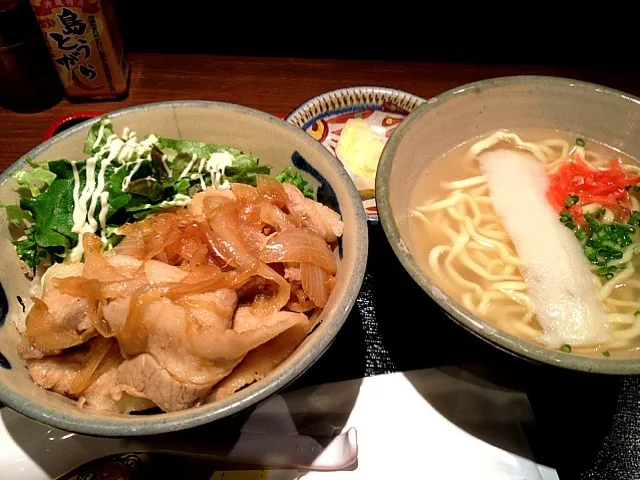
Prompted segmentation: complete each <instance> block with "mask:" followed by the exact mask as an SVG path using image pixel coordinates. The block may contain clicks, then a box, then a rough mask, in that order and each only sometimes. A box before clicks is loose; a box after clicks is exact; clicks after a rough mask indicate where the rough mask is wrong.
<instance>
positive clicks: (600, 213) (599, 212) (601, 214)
mask: <svg viewBox="0 0 640 480" xmlns="http://www.w3.org/2000/svg"><path fill="white" fill-rule="evenodd" d="M605 213H607V211H606V210H605V209H604V208H600V209H598V210H597V211H596V215H595V216H596V218H597V219H598V220H600V219H601V218H602V217H604V214H605Z"/></svg>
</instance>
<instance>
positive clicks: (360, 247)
mask: <svg viewBox="0 0 640 480" xmlns="http://www.w3.org/2000/svg"><path fill="white" fill-rule="evenodd" d="M185 107H196V108H214V109H219V110H226V111H229V112H232V113H240V114H243V115H248V116H253V117H258V118H260V119H262V120H264V121H266V122H269V123H272V124H276V126H277V127H278V128H281V129H284V130H285V131H288V132H289V133H290V134H292V135H295V136H296V137H298V138H299V139H300V141H301V142H304V143H305V144H306V145H308V147H309V148H310V149H312V150H315V152H316V153H317V154H318V155H319V156H321V157H324V158H325V160H326V161H327V162H328V164H329V165H330V166H331V168H333V169H334V170H335V171H336V172H337V174H338V177H339V178H340V179H341V180H342V181H343V182H344V184H345V187H346V192H347V198H348V201H349V202H350V203H351V204H352V207H353V211H354V212H355V218H354V219H353V221H354V227H355V236H356V238H357V239H358V241H357V242H356V250H355V258H354V261H353V264H354V270H353V272H352V273H351V275H350V278H349V281H348V282H347V286H346V293H345V295H344V297H343V298H342V299H341V300H340V301H339V303H338V305H337V306H336V308H335V320H334V322H333V323H332V324H331V328H330V329H328V330H327V331H326V332H325V335H324V336H317V337H316V343H315V344H314V345H313V346H312V348H310V349H309V352H308V354H307V355H305V356H303V357H301V358H300V359H299V361H298V362H296V363H294V364H292V365H291V366H290V367H289V368H288V369H287V370H284V371H282V372H280V374H279V375H278V376H275V377H273V379H272V380H271V381H270V382H269V383H261V382H256V383H254V384H252V385H250V386H248V387H246V388H244V389H243V390H241V391H240V392H237V394H236V395H231V396H229V397H227V398H226V399H224V400H221V401H220V402H216V403H211V404H206V405H203V406H200V407H193V408H190V409H186V410H181V411H178V412H171V413H161V414H154V415H149V416H144V415H130V416H128V417H125V416H113V417H107V416H104V417H102V416H100V415H99V414H98V415H96V414H95V412H93V411H92V412H89V413H88V414H86V416H82V417H77V416H72V415H69V414H67V413H65V412H60V411H58V410H56V409H53V408H51V407H49V406H47V405H46V404H45V405H43V404H41V403H40V402H36V401H33V400H32V399H31V398H30V397H29V396H27V395H25V394H23V393H20V392H18V391H16V390H13V389H9V388H8V387H7V386H6V384H4V383H3V382H0V402H2V403H4V404H5V405H6V406H8V407H10V408H11V409H13V410H15V411H16V412H18V413H21V414H23V415H25V416H27V417H29V418H31V419H32V420H35V421H37V422H40V423H43V424H46V425H50V426H53V427H56V428H59V429H62V430H66V431H71V432H75V433H81V434H87V435H93V436H103V437H114V436H118V437H125V436H139V435H155V434H161V433H168V432H175V431H178V430H185V429H188V428H192V427H197V426H200V425H204V424H207V423H210V422H213V421H215V420H220V419H222V418H225V417H228V416H231V415H233V414H236V413H238V412H240V411H243V410H245V409H247V408H250V407H252V406H255V405H257V404H258V403H259V402H261V401H264V400H266V399H268V398H269V397H271V396H272V395H273V394H276V393H277V392H279V391H280V390H282V389H283V388H284V387H286V386H287V385H289V384H290V383H292V382H293V381H295V380H296V379H297V378H298V377H299V376H300V375H302V374H303V373H304V372H305V371H306V370H307V369H309V368H310V367H311V366H312V365H313V364H314V363H315V362H316V361H317V360H318V359H319V358H320V357H321V356H322V355H323V354H324V352H325V351H326V350H327V349H328V348H329V346H330V345H331V343H332V342H333V340H334V339H335V337H336V335H337V334H338V332H339V330H340V329H341V328H342V326H343V324H344V323H345V321H346V319H347V316H348V315H349V313H350V311H351V310H352V308H353V306H354V304H355V301H356V298H357V296H358V293H359V291H360V287H361V285H362V282H363V279H364V274H365V269H366V264H367V257H368V243H369V236H368V230H367V222H366V218H365V213H364V209H363V207H362V202H361V200H360V197H359V195H358V193H357V191H356V188H355V185H354V184H353V182H352V180H351V178H350V177H349V175H348V174H347V172H346V170H345V169H344V167H343V166H342V164H341V163H340V162H339V161H338V160H337V159H336V158H334V157H333V155H331V153H330V152H328V151H327V150H326V148H324V147H323V146H322V145H321V144H320V143H318V142H317V141H316V140H314V139H313V138H312V137H311V136H309V135H308V134H307V133H306V132H304V131H303V130H301V129H299V128H297V127H295V126H294V125H292V124H290V123H287V122H285V121H284V120H282V119H280V118H278V117H276V116H274V115H271V114H269V113H266V112H263V111H260V110H257V109H253V108H251V107H246V106H243V105H239V104H233V103H226V102H216V101H208V100H176V101H160V102H152V103H144V104H138V105H134V106H130V107H124V108H120V109H117V110H112V111H109V112H106V114H107V115H109V118H111V119H117V118H120V117H126V116H127V115H128V114H130V113H133V112H138V111H147V110H153V109H162V108H172V109H174V110H175V109H176V108H185ZM95 121H96V119H95V118H91V119H88V120H86V121H84V122H82V123H79V124H77V125H75V126H73V127H71V128H69V129H67V130H65V131H63V132H60V133H58V134H57V135H55V136H53V137H52V138H50V139H49V140H47V141H45V142H42V143H40V144H39V145H38V146H36V147H35V148H33V149H31V150H30V151H29V152H27V153H26V154H24V155H23V156H21V157H20V158H19V159H18V160H17V161H16V162H14V163H13V164H12V165H11V166H10V167H8V168H7V169H6V170H5V171H4V172H3V173H2V174H0V185H2V184H4V183H5V181H6V180H7V179H8V178H9V177H10V175H11V173H12V172H14V171H16V170H19V169H22V168H24V165H25V164H26V160H27V158H29V157H36V156H37V155H39V154H41V153H42V152H43V151H46V150H47V149H48V148H50V147H51V146H52V145H54V144H56V143H58V142H59V141H61V140H63V139H65V138H67V137H70V136H72V135H75V134H76V133H77V132H79V131H80V130H82V129H84V128H86V127H88V126H90V125H91V124H93V123H94V122H95Z"/></svg>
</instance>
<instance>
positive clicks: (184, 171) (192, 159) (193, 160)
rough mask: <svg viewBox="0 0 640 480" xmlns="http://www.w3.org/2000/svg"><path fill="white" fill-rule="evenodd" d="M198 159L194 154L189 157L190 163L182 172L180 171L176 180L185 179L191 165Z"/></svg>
mask: <svg viewBox="0 0 640 480" xmlns="http://www.w3.org/2000/svg"><path fill="white" fill-rule="evenodd" d="M197 159H198V156H197V155H196V154H195V153H194V154H192V155H191V161H190V162H189V163H188V164H187V166H186V167H185V168H184V170H183V171H182V173H181V174H180V176H179V177H178V178H183V177H186V176H187V174H188V173H189V172H190V171H191V169H192V168H193V164H194V163H196V160H197Z"/></svg>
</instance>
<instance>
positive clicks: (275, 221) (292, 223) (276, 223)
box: [260, 202, 302, 231]
mask: <svg viewBox="0 0 640 480" xmlns="http://www.w3.org/2000/svg"><path fill="white" fill-rule="evenodd" d="M260 220H262V221H263V222H264V223H266V224H267V225H270V226H272V227H274V228H275V229H276V230H277V231H281V230H285V229H287V228H299V227H300V226H302V224H301V223H300V221H299V219H298V217H294V216H292V215H288V214H286V213H284V212H283V211H282V210H281V209H279V208H278V207H276V206H275V205H272V204H271V203H269V202H262V203H261V204H260Z"/></svg>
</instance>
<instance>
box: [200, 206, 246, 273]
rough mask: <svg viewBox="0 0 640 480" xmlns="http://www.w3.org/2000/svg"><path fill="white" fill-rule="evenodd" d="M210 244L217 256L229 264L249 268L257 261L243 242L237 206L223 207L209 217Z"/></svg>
mask: <svg viewBox="0 0 640 480" xmlns="http://www.w3.org/2000/svg"><path fill="white" fill-rule="evenodd" d="M209 226H210V228H211V234H210V242H211V246H212V247H213V250H214V251H215V252H216V254H217V255H218V256H219V257H220V258H222V259H223V260H224V261H225V262H226V263H227V264H229V265H233V266H236V267H238V266H244V267H247V266H249V265H251V264H252V263H254V262H255V261H256V258H255V256H254V255H252V254H251V253H250V252H249V250H248V249H247V246H246V245H245V244H244V242H243V240H242V234H241V232H240V224H239V212H238V209H237V206H236V205H223V206H221V207H219V208H217V209H215V211H214V212H212V214H211V216H210V217H209Z"/></svg>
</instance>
